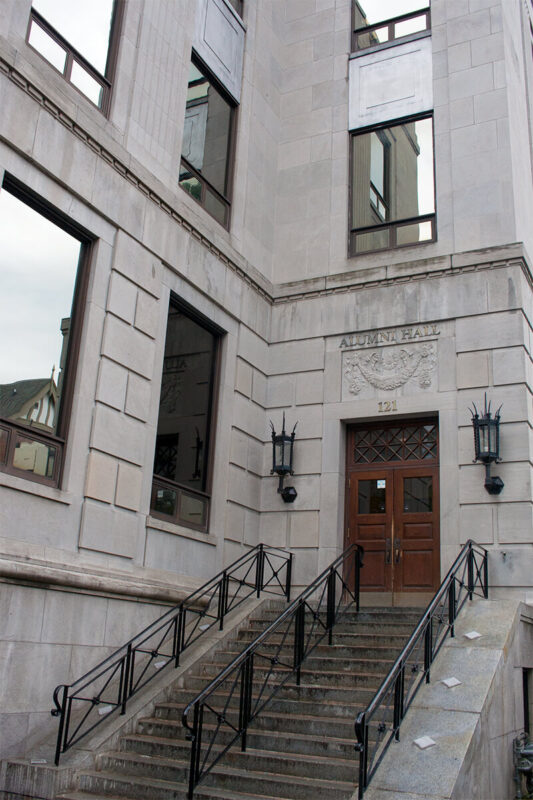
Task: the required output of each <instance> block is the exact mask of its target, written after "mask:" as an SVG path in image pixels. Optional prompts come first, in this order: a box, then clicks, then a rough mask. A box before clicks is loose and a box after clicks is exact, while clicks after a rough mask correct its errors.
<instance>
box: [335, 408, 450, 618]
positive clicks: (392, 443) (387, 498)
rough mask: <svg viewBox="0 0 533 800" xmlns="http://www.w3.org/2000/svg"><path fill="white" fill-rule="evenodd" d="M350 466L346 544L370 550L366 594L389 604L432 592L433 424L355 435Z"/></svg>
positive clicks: (435, 582)
mask: <svg viewBox="0 0 533 800" xmlns="http://www.w3.org/2000/svg"><path fill="white" fill-rule="evenodd" d="M347 466H348V470H347V520H346V540H347V544H348V543H351V542H357V543H358V544H361V545H362V546H363V547H364V549H365V557H364V569H363V570H362V573H361V584H362V586H361V588H362V590H363V591H367V592H375V593H380V594H382V595H383V597H384V600H385V601H386V602H388V601H389V598H390V596H391V595H392V601H393V602H394V598H395V597H396V596H400V595H401V596H402V597H403V596H404V595H406V594H410V593H417V594H420V595H421V594H422V593H423V594H424V595H428V596H429V595H430V594H433V592H434V591H435V590H436V589H437V588H438V586H439V583H440V537H439V487H438V480H439V467H438V425H437V423H436V421H428V420H423V421H417V422H411V421H408V422H405V423H403V424H398V423H396V424H391V425H388V426H380V427H377V426H376V427H365V428H361V427H359V428H353V429H351V430H350V431H349V435H348V464H347ZM420 599H421V600H422V597H420ZM424 599H426V598H424ZM413 600H414V602H416V598H413Z"/></svg>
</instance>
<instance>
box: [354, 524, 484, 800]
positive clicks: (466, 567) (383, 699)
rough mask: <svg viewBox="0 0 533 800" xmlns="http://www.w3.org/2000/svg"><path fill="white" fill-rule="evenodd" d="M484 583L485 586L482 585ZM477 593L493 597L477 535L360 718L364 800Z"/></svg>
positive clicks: (357, 725) (361, 792)
mask: <svg viewBox="0 0 533 800" xmlns="http://www.w3.org/2000/svg"><path fill="white" fill-rule="evenodd" d="M477 587H479V589H480V591H476V588H477ZM474 594H476V595H479V596H481V597H484V598H485V599H487V598H488V562H487V551H486V550H485V548H484V547H480V546H479V545H477V544H476V543H475V542H474V541H472V539H469V540H468V542H467V543H466V544H465V545H464V547H463V548H462V550H461V552H460V553H459V555H458V556H457V558H456V560H455V561H454V563H453V565H452V566H451V568H450V570H449V572H448V574H447V575H446V577H445V578H444V580H443V582H442V584H441V586H440V589H439V590H438V591H437V593H436V594H435V596H434V598H433V600H432V601H431V602H430V604H429V605H428V607H427V608H426V610H425V611H424V613H423V615H422V617H421V618H420V622H419V623H418V625H417V626H416V628H415V630H414V632H413V634H412V635H411V637H410V639H409V641H408V642H407V644H406V645H405V647H404V649H403V650H402V652H401V653H400V655H399V656H398V658H397V659H396V662H395V663H394V666H393V667H392V669H391V670H390V672H389V674H388V675H387V677H386V678H385V680H384V681H383V683H382V684H381V686H380V688H379V689H378V691H377V692H376V694H375V696H374V698H373V700H371V702H370V703H369V705H368V706H367V707H366V709H365V710H364V711H362V712H361V713H360V714H358V715H357V718H356V720H355V735H356V737H357V744H356V750H357V751H358V752H359V800H361V798H362V797H363V795H364V793H365V789H366V788H367V787H368V784H369V783H370V781H371V780H372V777H373V775H374V773H375V772H376V770H377V768H378V766H379V765H380V763H381V760H382V758H383V756H384V755H385V753H386V751H387V749H388V747H389V745H390V743H391V741H392V740H393V739H396V740H399V738H400V725H401V723H402V720H403V718H404V716H405V714H406V713H407V710H408V708H409V706H410V705H411V703H412V702H413V699H414V697H415V695H416V693H417V691H418V689H419V688H420V686H421V684H422V683H423V682H425V683H429V680H430V670H431V664H432V663H433V661H434V659H435V656H436V655H437V653H438V652H439V650H440V648H441V647H442V645H443V643H444V640H445V639H446V636H447V635H448V634H450V636H454V634H455V631H454V625H455V620H456V618H457V615H458V614H459V612H460V611H461V609H462V608H463V606H464V604H465V603H466V601H467V599H470V600H472V598H473V596H474Z"/></svg>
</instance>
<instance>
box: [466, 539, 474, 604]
mask: <svg viewBox="0 0 533 800" xmlns="http://www.w3.org/2000/svg"><path fill="white" fill-rule="evenodd" d="M467 558H468V562H467V563H468V599H469V600H472V598H473V596H474V551H473V550H472V542H469V543H468V556H467Z"/></svg>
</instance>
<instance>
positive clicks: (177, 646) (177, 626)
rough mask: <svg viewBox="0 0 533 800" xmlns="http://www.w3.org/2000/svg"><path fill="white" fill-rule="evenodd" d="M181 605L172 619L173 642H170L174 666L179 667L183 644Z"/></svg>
mask: <svg viewBox="0 0 533 800" xmlns="http://www.w3.org/2000/svg"><path fill="white" fill-rule="evenodd" d="M184 616H185V615H184V613H183V603H182V604H181V605H180V609H179V611H178V613H177V614H176V617H175V619H174V641H173V642H172V647H173V651H174V666H175V667H179V664H180V655H181V645H182V642H183V619H184Z"/></svg>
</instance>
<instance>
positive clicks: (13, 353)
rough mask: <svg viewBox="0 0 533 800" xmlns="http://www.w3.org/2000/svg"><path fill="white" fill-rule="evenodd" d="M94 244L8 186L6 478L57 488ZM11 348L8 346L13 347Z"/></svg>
mask: <svg viewBox="0 0 533 800" xmlns="http://www.w3.org/2000/svg"><path fill="white" fill-rule="evenodd" d="M88 242H89V240H88V238H86V237H85V236H84V235H83V234H81V233H79V232H77V231H75V230H74V229H73V228H72V227H71V226H70V225H69V223H68V222H66V221H63V220H59V218H58V216H57V215H56V214H55V212H54V211H53V210H52V209H49V208H46V207H45V206H44V204H43V203H41V202H40V201H39V200H38V198H36V197H34V196H33V195H29V194H28V193H27V192H25V191H24V190H23V189H22V188H21V187H20V186H19V185H18V184H16V183H15V182H14V181H12V180H11V179H9V178H6V180H5V181H4V186H3V188H2V191H0V336H1V338H2V341H3V342H4V345H5V346H4V348H3V350H2V359H1V360H0V470H2V471H4V472H10V473H12V474H14V475H19V476H24V477H28V478H31V479H33V480H37V481H40V482H43V483H49V484H52V485H58V482H59V477H60V472H61V462H62V454H63V449H64V442H65V436H66V432H67V426H68V419H69V411H70V405H71V400H72V392H73V381H74V370H75V365H76V359H77V355H76V352H75V351H76V349H77V347H78V343H79V337H80V333H81V311H82V307H83V294H84V286H85V284H86V274H87V270H84V269H83V268H80V264H82V261H83V259H82V255H83V251H84V249H85V248H84V247H83V244H84V243H87V244H88ZM7 343H9V344H7Z"/></svg>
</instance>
